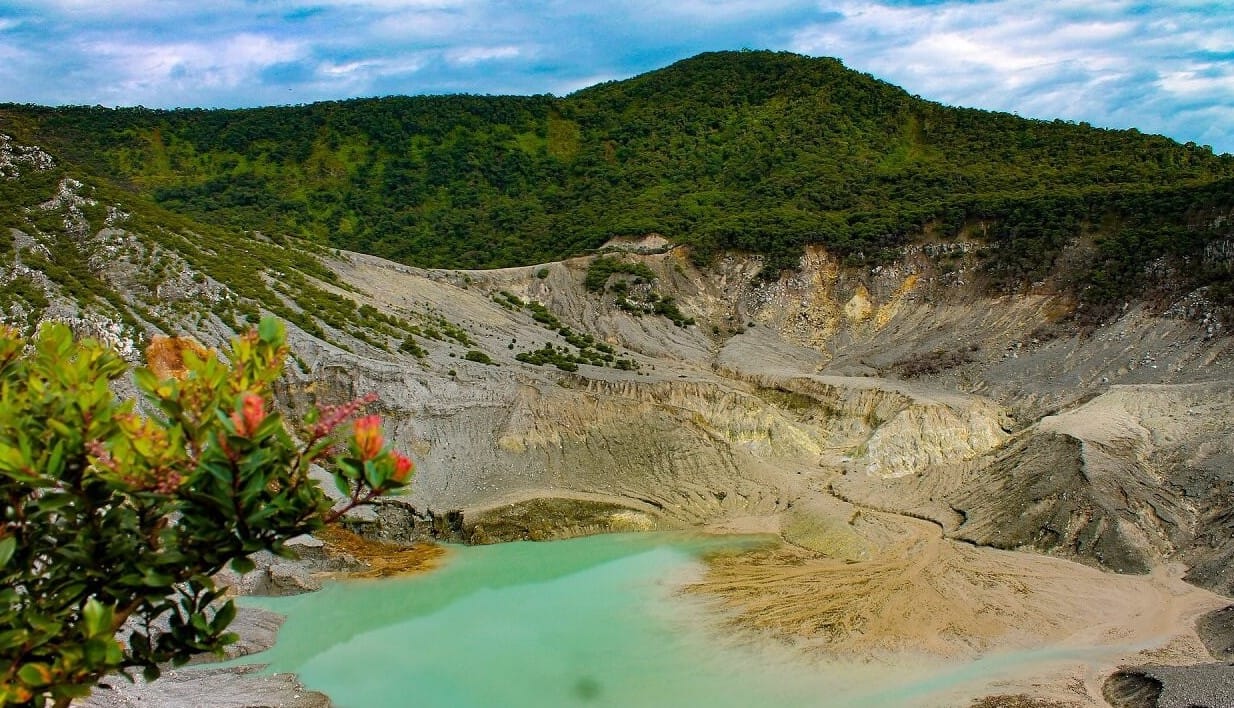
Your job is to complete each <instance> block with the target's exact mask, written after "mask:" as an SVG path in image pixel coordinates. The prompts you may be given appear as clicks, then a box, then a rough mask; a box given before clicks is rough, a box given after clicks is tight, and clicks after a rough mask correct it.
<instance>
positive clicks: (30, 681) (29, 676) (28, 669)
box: [17, 661, 52, 688]
mask: <svg viewBox="0 0 1234 708" xmlns="http://www.w3.org/2000/svg"><path fill="white" fill-rule="evenodd" d="M17 678H19V679H21V682H22V683H24V684H26V685H27V686H32V687H35V688H38V687H39V686H46V685H47V684H49V683H51V682H52V673H51V667H50V666H48V665H47V664H41V663H39V662H37V661H36V662H33V663H30V664H26V665H25V666H23V667H21V668H20V669H18V671H17Z"/></svg>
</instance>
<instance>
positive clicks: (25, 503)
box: [0, 319, 412, 706]
mask: <svg viewBox="0 0 1234 708" xmlns="http://www.w3.org/2000/svg"><path fill="white" fill-rule="evenodd" d="M287 353H288V350H287V347H286V346H285V345H284V331H283V327H282V325H281V324H280V323H279V322H277V321H276V320H273V319H266V320H263V321H262V323H261V325H260V327H259V328H258V329H257V330H255V331H252V332H249V333H248V334H246V335H244V336H241V337H237V338H236V339H234V340H233V341H232V345H231V348H230V350H229V351H228V352H227V357H226V358H227V360H228V361H230V362H231V365H230V366H228V365H227V364H225V363H223V360H222V359H220V358H219V356H218V355H217V354H216V353H214V352H212V351H211V352H207V351H205V350H204V349H202V348H200V347H199V346H198V347H186V348H184V350H183V351H182V352H179V354H178V355H177V356H176V357H173V358H174V359H176V360H177V361H178V362H182V364H181V365H179V366H172V367H167V366H159V365H158V364H157V363H156V360H155V357H154V356H151V366H152V367H156V366H157V367H158V368H161V369H162V370H163V372H164V373H166V374H170V375H169V376H167V377H165V378H163V377H160V375H159V374H156V373H155V372H154V371H153V370H152V369H145V368H140V369H137V370H135V371H134V372H133V375H134V379H135V381H136V383H137V386H138V388H139V389H140V391H141V393H142V395H143V397H144V399H145V404H146V405H145V406H143V409H145V410H148V411H150V413H151V414H150V415H149V416H143V415H139V414H138V413H137V412H136V408H135V402H134V401H131V400H130V401H117V400H116V398H115V396H114V394H113V393H112V389H111V388H110V384H111V383H112V382H114V381H116V380H117V379H119V378H121V377H123V376H125V374H126V373H127V372H128V365H127V364H126V363H125V362H124V361H123V360H122V359H120V357H119V356H118V355H117V354H115V353H114V352H112V351H111V350H109V349H107V348H106V347H104V346H103V345H101V344H99V343H98V342H95V341H93V340H89V339H86V340H82V341H80V342H75V341H74V340H73V338H72V336H71V334H70V332H69V330H68V328H67V327H65V326H63V325H56V324H48V325H44V326H43V327H42V329H41V330H40V332H39V336H38V337H37V339H36V340H35V341H34V342H33V343H32V346H31V347H30V348H29V350H28V351H27V342H25V341H23V340H22V339H21V338H20V337H19V336H17V333H16V332H15V331H14V330H11V329H3V330H0V509H2V510H3V515H2V516H0V704H8V703H23V704H32V705H46V704H49V703H50V704H54V705H57V706H65V705H68V703H69V701H71V700H72V699H73V698H76V697H80V696H85V695H88V694H89V692H90V689H91V687H92V686H93V685H94V684H96V683H97V682H98V681H99V679H100V678H102V677H103V676H104V675H106V674H109V673H113V672H117V671H119V672H124V673H125V674H126V675H128V674H129V673H130V672H131V671H133V670H137V669H140V670H141V671H142V673H143V674H144V675H145V677H146V678H147V679H154V678H156V677H157V676H158V674H159V668H158V666H159V664H161V663H164V662H171V663H173V664H181V663H183V662H185V661H186V660H187V659H188V658H189V657H190V656H191V655H193V654H197V653H200V652H210V651H212V652H220V651H221V649H222V647H223V646H225V645H227V644H229V643H231V642H233V641H235V638H236V637H235V635H234V634H232V633H229V632H227V626H228V625H229V624H230V622H231V620H232V618H233V617H234V616H235V606H234V605H233V604H232V602H231V601H226V602H220V600H221V599H222V592H221V591H220V590H218V589H216V588H215V586H214V582H213V581H212V579H211V576H213V575H214V574H215V573H217V572H218V571H220V570H222V569H223V568H224V567H225V566H227V565H230V566H231V567H232V568H233V569H234V570H236V571H238V572H247V571H248V570H250V569H252V567H253V563H252V561H251V560H249V555H250V554H252V553H254V552H257V551H263V550H265V551H271V552H274V553H278V554H284V555H286V551H285V549H284V545H283V544H284V542H285V541H286V540H287V539H289V538H291V537H293V536H296V535H299V534H302V533H308V532H312V531H314V530H316V529H318V528H320V527H321V526H322V525H323V524H325V523H329V522H330V521H333V520H336V519H338V518H339V517H340V516H341V515H342V514H343V513H345V512H346V511H348V510H349V509H352V508H354V507H356V506H359V505H362V504H366V503H369V502H371V501H372V500H373V499H374V498H376V497H378V496H381V495H383V494H388V493H393V492H396V491H397V490H399V489H400V488H402V487H403V486H404V485H406V484H407V482H408V481H409V478H410V475H411V472H412V463H411V461H410V460H408V459H407V458H406V457H403V456H402V455H400V454H398V453H396V452H391V451H389V450H388V449H386V447H385V445H384V440H383V438H382V434H381V422H380V419H379V418H377V417H376V416H367V417H364V418H361V419H360V420H358V421H356V422H355V425H354V428H352V433H351V435H350V437H349V439H348V441H347V444H346V446H345V447H344V448H343V449H342V450H341V451H339V452H332V450H334V449H335V448H336V443H337V442H338V440H337V439H336V435H335V431H336V430H337V429H338V428H339V426H341V425H342V423H343V422H344V421H345V420H347V419H348V418H350V417H351V416H352V415H353V414H354V413H356V412H357V411H358V410H359V409H360V407H361V406H362V405H363V404H364V403H366V402H369V401H371V400H372V398H371V397H370V398H366V399H361V400H358V401H353V402H352V403H350V404H346V405H342V406H334V407H326V408H322V409H320V410H314V411H312V412H310V413H309V415H308V416H307V417H306V418H305V419H304V420H302V421H301V422H300V425H299V426H298V435H297V438H293V437H292V435H291V434H289V432H288V430H287V429H286V427H285V424H284V420H283V418H282V416H281V415H280V414H279V413H278V412H277V411H275V410H274V409H273V407H272V401H271V387H272V384H273V383H274V381H275V380H276V379H277V378H278V376H279V374H280V372H281V371H282V367H283V362H284V359H285V357H286V356H287ZM314 463H318V464H323V465H326V466H327V467H329V468H330V469H331V471H332V473H333V477H334V481H335V484H336V485H337V486H338V488H339V490H340V491H341V492H342V493H343V494H344V495H345V496H346V501H345V502H344V503H342V504H341V505H340V506H338V507H337V508H333V509H332V508H331V504H330V502H329V500H328V498H327V497H326V496H325V494H324V493H323V492H322V490H321V488H320V487H319V486H318V484H317V483H316V482H315V481H314V480H312V479H310V478H309V476H308V471H309V467H310V465H312V464H314Z"/></svg>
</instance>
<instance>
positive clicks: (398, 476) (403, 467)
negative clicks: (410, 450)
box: [390, 452, 416, 484]
mask: <svg viewBox="0 0 1234 708" xmlns="http://www.w3.org/2000/svg"><path fill="white" fill-rule="evenodd" d="M390 456H391V457H393V458H394V474H392V475H390V479H392V480H394V481H395V482H398V483H399V484H406V483H407V479H408V478H409V477H411V472H412V470H414V469H415V468H416V465H415V463H414V462H412V461H411V459H410V458H408V457H406V456H404V455H401V454H399V453H397V452H392V453H390Z"/></svg>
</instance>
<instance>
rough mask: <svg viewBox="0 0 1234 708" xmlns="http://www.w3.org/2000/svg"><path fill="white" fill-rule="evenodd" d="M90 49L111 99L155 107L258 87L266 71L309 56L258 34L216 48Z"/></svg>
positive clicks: (129, 45) (295, 45) (101, 45)
mask: <svg viewBox="0 0 1234 708" xmlns="http://www.w3.org/2000/svg"><path fill="white" fill-rule="evenodd" d="M84 49H85V51H86V52H87V53H88V54H90V55H92V56H94V57H95V58H96V61H98V62H100V63H102V64H104V66H102V67H100V68H99V70H101V71H104V72H106V73H107V74H108V75H109V76H110V77H111V79H112V81H111V83H110V84H109V88H108V93H109V96H108V98H109V99H114V100H117V101H118V102H120V103H139V102H150V103H154V104H155V105H159V104H161V103H162V102H163V101H164V100H166V97H167V95H168V94H181V95H187V96H191V95H192V92H193V91H194V90H198V91H204V92H216V91H220V90H229V89H236V88H238V87H241V86H243V85H245V84H248V83H255V82H256V81H257V78H258V75H259V74H260V72H261V71H262V70H263V69H265V68H267V67H269V66H272V65H275V64H279V63H283V62H290V61H294V60H296V59H299V58H301V57H302V56H303V55H304V47H303V46H302V45H301V44H300V43H299V42H295V41H288V40H281V39H275V38H271V37H266V36H262V35H255V34H240V35H236V36H233V37H224V38H220V39H217V40H215V41H213V42H173V43H149V44H139V43H134V42H121V41H96V42H91V43H89V44H87V45H86V46H85V47H84Z"/></svg>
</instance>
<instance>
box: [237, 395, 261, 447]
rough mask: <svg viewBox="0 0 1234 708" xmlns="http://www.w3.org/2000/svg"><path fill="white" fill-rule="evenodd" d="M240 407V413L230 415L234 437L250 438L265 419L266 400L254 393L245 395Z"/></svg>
mask: <svg viewBox="0 0 1234 708" xmlns="http://www.w3.org/2000/svg"><path fill="white" fill-rule="evenodd" d="M240 405H241V411H240V412H233V413H232V414H231V422H232V424H233V425H235V426H236V435H239V436H240V437H242V438H247V437H251V436H252V435H253V434H254V433H256V432H257V428H259V427H261V422H262V421H263V420H265V419H266V399H264V398H262V397H261V396H258V395H257V394H255V393H246V394H244V402H243V403H241V404H240Z"/></svg>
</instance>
